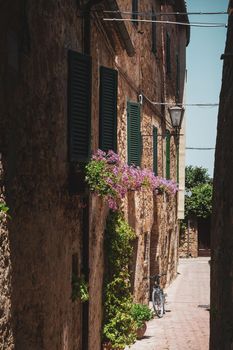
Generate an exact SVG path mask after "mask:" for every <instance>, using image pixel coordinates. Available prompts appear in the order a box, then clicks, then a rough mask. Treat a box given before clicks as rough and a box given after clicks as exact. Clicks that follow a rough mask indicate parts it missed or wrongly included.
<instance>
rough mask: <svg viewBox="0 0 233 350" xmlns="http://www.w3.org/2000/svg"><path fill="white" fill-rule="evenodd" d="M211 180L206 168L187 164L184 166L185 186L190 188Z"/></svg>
mask: <svg viewBox="0 0 233 350" xmlns="http://www.w3.org/2000/svg"><path fill="white" fill-rule="evenodd" d="M210 182H212V180H211V178H210V176H209V175H208V170H207V169H205V168H202V167H194V166H192V165H189V166H187V167H186V168H185V188H186V189H192V188H193V187H196V186H199V185H201V184H206V183H210Z"/></svg>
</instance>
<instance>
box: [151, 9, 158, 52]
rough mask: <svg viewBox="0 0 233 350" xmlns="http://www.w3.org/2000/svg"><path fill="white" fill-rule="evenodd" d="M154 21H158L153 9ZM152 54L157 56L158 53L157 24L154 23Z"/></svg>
mask: <svg viewBox="0 0 233 350" xmlns="http://www.w3.org/2000/svg"><path fill="white" fill-rule="evenodd" d="M152 21H156V15H155V14H154V10H153V9H152ZM151 25H152V29H151V30H152V52H153V53H154V54H156V52H157V37H156V27H157V26H156V22H152V23H151Z"/></svg>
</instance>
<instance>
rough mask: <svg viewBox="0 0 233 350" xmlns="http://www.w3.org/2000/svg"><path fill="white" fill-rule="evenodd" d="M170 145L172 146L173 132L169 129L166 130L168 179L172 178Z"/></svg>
mask: <svg viewBox="0 0 233 350" xmlns="http://www.w3.org/2000/svg"><path fill="white" fill-rule="evenodd" d="M170 147H171V134H170V131H169V130H166V179H168V180H169V179H170V176H171V174H170Z"/></svg>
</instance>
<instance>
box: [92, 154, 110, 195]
mask: <svg viewBox="0 0 233 350" xmlns="http://www.w3.org/2000/svg"><path fill="white" fill-rule="evenodd" d="M86 173H87V175H86V181H87V182H88V185H89V186H90V189H91V191H94V192H96V193H98V194H99V195H101V196H107V195H111V196H114V195H115V192H114V191H113V189H112V188H111V186H109V184H108V183H107V182H106V179H111V178H113V174H112V171H111V168H109V167H107V165H106V162H105V161H104V160H99V161H94V160H92V161H90V162H89V163H88V164H87V166H86Z"/></svg>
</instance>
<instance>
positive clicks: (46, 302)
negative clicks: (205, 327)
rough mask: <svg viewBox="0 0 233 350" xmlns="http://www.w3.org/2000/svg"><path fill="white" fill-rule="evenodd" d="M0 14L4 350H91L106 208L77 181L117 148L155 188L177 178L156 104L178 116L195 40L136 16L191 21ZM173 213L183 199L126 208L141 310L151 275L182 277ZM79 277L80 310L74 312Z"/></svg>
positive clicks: (90, 9)
mask: <svg viewBox="0 0 233 350" xmlns="http://www.w3.org/2000/svg"><path fill="white" fill-rule="evenodd" d="M0 6H1V21H0V27H1V38H2V40H1V41H0V52H1V55H0V62H1V68H0V72H1V86H0V92H1V93H0V105H1V109H0V110H1V119H0V133H1V134H0V157H1V158H0V162H1V167H0V190H1V194H0V196H1V201H3V200H4V201H5V202H6V204H7V206H8V207H9V208H10V211H9V213H10V217H4V218H3V219H1V223H0V224H1V241H0V245H1V248H0V249H1V255H0V294H1V313H0V347H1V348H2V349H17V350H25V349H30V350H42V349H45V350H55V349H64V350H65V349H66V350H70V349H75V350H76V349H77V350H79V349H83V350H84V349H85V350H86V349H89V350H99V349H100V344H101V337H100V334H101V319H102V306H101V304H102V282H103V265H104V256H103V255H104V253H103V235H104V228H105V219H106V216H107V213H108V208H107V205H106V203H104V202H103V201H102V200H101V199H99V198H97V197H95V196H93V195H91V194H90V193H89V192H88V189H87V187H86V185H85V182H84V171H83V167H84V165H85V164H86V162H87V161H88V159H89V156H90V153H91V152H92V151H95V150H97V149H98V148H101V149H104V150H106V149H110V148H111V149H113V150H115V151H117V152H118V154H119V155H120V156H121V158H122V159H123V160H125V161H126V162H129V163H131V162H133V163H135V164H137V165H140V166H141V167H146V168H151V169H153V170H154V172H155V173H156V174H158V175H159V176H163V177H167V178H171V179H173V180H178V177H179V176H180V177H181V176H183V175H182V174H181V171H178V169H179V168H180V166H179V152H180V155H182V154H183V152H184V149H182V147H180V149H179V147H178V143H177V138H176V137H175V136H174V133H173V130H172V128H171V124H170V123H169V115H168V109H167V105H166V104H164V105H163V104H154V103H153V101H154V102H159V103H172V104H175V103H182V102H183V91H184V82H185V49H186V45H187V44H188V41H189V27H188V26H183V25H175V24H162V23H158V22H153V23H151V22H149V23H146V22H145V23H144V22H140V21H139V20H140V19H141V18H142V17H143V16H142V15H141V14H138V13H137V12H139V13H140V12H142V13H147V14H148V13H150V16H151V17H150V18H152V19H154V20H157V19H158V20H165V21H167V20H171V21H172V22H184V23H186V24H187V23H188V17H187V15H185V16H183V15H175V14H173V15H170V14H168V13H171V12H173V13H174V12H182V13H183V12H185V13H186V7H185V2H184V1H183V0H176V1H172V0H169V1H162V0H161V1H159V0H157V1H155V0H153V1H152V0H144V1H141V2H138V1H136V0H133V1H129V0H127V1H126V0H124V1H123V0H118V1H116V0H105V1H104V0H103V1H98V0H96V1H94V0H93V1H87V0H86V1H84V0H80V1H73V0H68V1H63V0H58V1H54V0H51V1H43V0H38V1H31V2H30V1H27V0H14V1H13V2H11V3H9V2H1V5H0ZM119 10H120V11H126V12H127V11H129V12H132V11H133V15H132V18H131V17H128V18H129V19H130V20H129V21H122V20H121V19H122V18H123V17H124V18H125V16H124V14H123V13H121V12H119ZM105 11H108V12H105ZM109 11H111V12H109ZM159 13H163V14H162V15H160V14H159ZM164 13H167V15H166V14H164ZM112 18H116V19H118V20H119V19H120V20H121V21H116V20H115V21H107V20H105V19H108V20H109V19H110V20H111V19H112ZM139 96H140V97H139ZM140 140H142V142H141V141H140ZM180 157H181V156H180ZM181 170H182V169H181ZM183 171H184V169H183ZM180 209H181V208H178V201H177V197H170V196H168V195H166V194H163V195H158V196H156V195H153V194H152V193H149V192H148V193H145V192H142V193H139V194H137V193H134V194H132V193H131V194H129V196H128V198H127V200H126V201H125V203H124V211H125V216H126V217H127V218H128V221H129V223H130V224H131V225H132V227H133V228H134V229H135V231H136V234H137V247H136V249H135V259H134V261H135V265H134V269H135V271H134V281H133V290H134V297H135V300H136V301H140V302H147V301H148V299H149V288H148V276H149V274H153V273H156V272H166V273H167V276H166V280H164V281H163V283H170V281H171V280H172V279H173V278H174V277H175V276H176V268H177V252H178V220H177V213H178V211H179V210H180ZM80 274H83V275H85V277H86V279H87V280H89V295H90V299H89V303H85V304H81V302H80V301H79V300H76V301H74V302H73V301H72V298H71V295H72V276H73V275H75V276H80ZM145 277H146V278H147V279H144V278H145Z"/></svg>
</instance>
